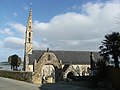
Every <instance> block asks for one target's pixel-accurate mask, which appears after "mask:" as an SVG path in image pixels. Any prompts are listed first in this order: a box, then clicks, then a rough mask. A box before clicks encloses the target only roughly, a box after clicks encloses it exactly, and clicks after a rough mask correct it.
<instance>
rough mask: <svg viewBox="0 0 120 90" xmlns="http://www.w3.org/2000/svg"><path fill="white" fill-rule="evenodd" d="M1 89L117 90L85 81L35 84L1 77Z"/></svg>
mask: <svg viewBox="0 0 120 90" xmlns="http://www.w3.org/2000/svg"><path fill="white" fill-rule="evenodd" d="M0 90H115V89H105V88H94V89H93V88H90V87H89V85H88V84H87V83H84V82H60V83H54V84H43V85H35V84H31V83H26V82H23V81H17V80H13V79H8V78H3V77H0Z"/></svg>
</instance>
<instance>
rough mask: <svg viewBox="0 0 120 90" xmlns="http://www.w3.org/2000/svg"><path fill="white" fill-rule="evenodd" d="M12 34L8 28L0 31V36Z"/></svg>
mask: <svg viewBox="0 0 120 90" xmlns="http://www.w3.org/2000/svg"><path fill="white" fill-rule="evenodd" d="M13 33H14V32H12V31H11V29H10V28H4V29H0V34H4V35H13Z"/></svg>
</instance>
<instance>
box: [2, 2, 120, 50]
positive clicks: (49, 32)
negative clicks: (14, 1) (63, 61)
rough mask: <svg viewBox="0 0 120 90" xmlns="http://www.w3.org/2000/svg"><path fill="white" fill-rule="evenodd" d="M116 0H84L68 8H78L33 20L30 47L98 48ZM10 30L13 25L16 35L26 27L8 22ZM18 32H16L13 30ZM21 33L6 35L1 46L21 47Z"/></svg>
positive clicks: (115, 10)
mask: <svg viewBox="0 0 120 90" xmlns="http://www.w3.org/2000/svg"><path fill="white" fill-rule="evenodd" d="M119 5H120V2H116V1H114V0H113V1H109V2H105V3H100V2H99V3H86V4H84V5H83V6H80V5H78V4H77V5H74V6H72V7H71V8H72V9H75V8H76V9H80V12H78V11H77V12H75V11H73V12H67V13H62V14H59V15H56V16H54V17H53V18H51V19H50V20H49V22H47V23H46V22H40V21H37V20H36V21H34V23H33V44H34V45H33V47H34V49H46V48H47V47H50V48H51V49H52V50H53V49H62V50H98V47H99V46H100V44H101V40H102V39H103V38H104V35H105V34H107V33H110V32H112V31H118V32H119V30H118V29H115V28H116V27H117V25H116V24H115V18H114V17H116V15H117V14H118V13H119ZM9 26H10V30H8V31H11V29H14V30H16V31H17V32H19V34H20V35H23V34H25V31H26V27H25V26H24V25H23V24H21V23H10V24H9ZM17 34H18V33H17ZM23 38H24V37H19V38H18V37H17V35H16V37H7V38H5V39H4V47H7V48H13V49H21V48H23V45H24V39H23Z"/></svg>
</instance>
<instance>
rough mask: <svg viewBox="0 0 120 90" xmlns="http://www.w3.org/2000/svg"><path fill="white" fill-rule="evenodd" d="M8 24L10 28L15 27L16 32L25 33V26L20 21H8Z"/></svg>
mask: <svg viewBox="0 0 120 90" xmlns="http://www.w3.org/2000/svg"><path fill="white" fill-rule="evenodd" d="M9 26H10V27H11V28H12V29H15V30H16V31H18V32H21V33H25V31H26V27H25V26H24V25H23V24H21V23H9Z"/></svg>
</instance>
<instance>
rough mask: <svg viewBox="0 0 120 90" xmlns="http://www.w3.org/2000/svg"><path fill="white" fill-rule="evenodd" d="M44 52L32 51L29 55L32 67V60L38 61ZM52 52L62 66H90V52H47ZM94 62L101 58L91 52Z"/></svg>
mask: <svg viewBox="0 0 120 90" xmlns="http://www.w3.org/2000/svg"><path fill="white" fill-rule="evenodd" d="M44 52H46V51H41V50H33V52H32V55H29V59H30V62H29V64H30V65H32V64H33V62H34V60H35V59H36V60H38V59H39V58H40V57H41V56H42V54H43V53H44ZM49 52H53V53H54V54H55V55H56V56H57V58H58V59H59V60H61V61H62V63H63V64H69V63H71V64H90V51H49ZM93 55H94V58H95V60H97V59H99V58H102V57H100V55H99V53H98V52H93Z"/></svg>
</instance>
